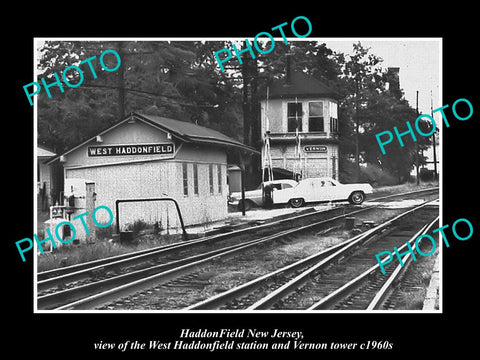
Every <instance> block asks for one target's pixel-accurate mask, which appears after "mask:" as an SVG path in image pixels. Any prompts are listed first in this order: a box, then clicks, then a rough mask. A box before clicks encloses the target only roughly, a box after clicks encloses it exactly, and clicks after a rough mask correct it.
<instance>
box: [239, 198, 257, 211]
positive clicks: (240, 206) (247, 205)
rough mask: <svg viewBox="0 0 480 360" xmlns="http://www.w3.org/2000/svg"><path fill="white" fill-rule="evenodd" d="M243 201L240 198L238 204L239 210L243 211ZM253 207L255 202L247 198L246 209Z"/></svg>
mask: <svg viewBox="0 0 480 360" xmlns="http://www.w3.org/2000/svg"><path fill="white" fill-rule="evenodd" d="M242 204H243V201H242V200H240V201H239V202H238V205H237V210H238V211H242ZM252 207H253V203H252V202H251V201H250V200H245V211H248V210H250V209H251V208H252Z"/></svg>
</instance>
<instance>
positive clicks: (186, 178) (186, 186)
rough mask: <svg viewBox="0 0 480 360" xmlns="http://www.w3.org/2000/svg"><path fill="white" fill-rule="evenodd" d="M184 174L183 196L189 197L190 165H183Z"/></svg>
mask: <svg viewBox="0 0 480 360" xmlns="http://www.w3.org/2000/svg"><path fill="white" fill-rule="evenodd" d="M182 173H183V195H184V196H188V164H185V163H183V164H182Z"/></svg>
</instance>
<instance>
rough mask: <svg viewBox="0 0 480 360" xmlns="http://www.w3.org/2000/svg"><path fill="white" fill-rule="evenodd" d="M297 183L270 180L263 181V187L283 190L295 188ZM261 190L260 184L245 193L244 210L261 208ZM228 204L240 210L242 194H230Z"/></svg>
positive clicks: (286, 180) (285, 180) (284, 180)
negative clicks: (255, 207)
mask: <svg viewBox="0 0 480 360" xmlns="http://www.w3.org/2000/svg"><path fill="white" fill-rule="evenodd" d="M297 184H298V183H297V182H296V181H295V180H289V179H282V180H272V181H265V182H264V183H263V186H270V188H272V189H276V190H284V189H289V188H292V187H294V186H296V185H297ZM263 201H264V198H263V189H262V184H260V185H259V186H258V188H256V189H255V190H249V191H245V210H249V209H251V208H252V207H254V206H259V207H261V206H263V205H264V203H263ZM228 204H229V205H231V206H235V207H236V208H237V210H242V206H241V204H242V193H241V192H234V193H231V194H230V196H229V197H228Z"/></svg>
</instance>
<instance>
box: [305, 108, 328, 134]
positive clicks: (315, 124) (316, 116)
mask: <svg viewBox="0 0 480 360" xmlns="http://www.w3.org/2000/svg"><path fill="white" fill-rule="evenodd" d="M308 131H310V132H314V131H325V130H324V127H323V103H322V102H321V101H315V102H310V103H308Z"/></svg>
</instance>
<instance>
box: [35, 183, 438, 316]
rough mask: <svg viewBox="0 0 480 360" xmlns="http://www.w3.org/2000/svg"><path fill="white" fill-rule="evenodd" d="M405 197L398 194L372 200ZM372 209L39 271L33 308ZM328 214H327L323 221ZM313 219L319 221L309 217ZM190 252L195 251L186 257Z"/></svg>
mask: <svg viewBox="0 0 480 360" xmlns="http://www.w3.org/2000/svg"><path fill="white" fill-rule="evenodd" d="M432 191H433V192H435V191H438V189H424V190H422V191H420V192H418V191H417V192H413V193H409V194H408V195H411V196H416V195H418V194H427V193H428V192H432ZM405 195H406V194H398V195H395V196H388V197H383V198H381V199H375V200H384V199H390V198H394V197H396V196H405ZM374 207H375V206H366V207H364V208H361V209H358V208H355V207H348V208H346V207H338V208H334V209H331V210H329V211H324V212H316V213H306V214H302V215H297V216H294V217H291V218H288V219H282V220H280V221H276V222H270V223H266V224H261V225H257V226H255V227H251V228H248V229H241V230H234V231H232V232H229V233H225V234H218V235H214V236H210V237H207V238H202V239H195V240H189V241H186V242H182V243H177V244H171V245H168V246H163V247H159V248H155V249H149V250H144V251H140V252H136V253H133V254H126V255H120V256H116V257H112V258H108V259H102V260H98V261H93V262H90V263H86V264H79V265H76V266H71V267H68V268H62V269H56V270H53V271H49V272H43V273H39V274H38V282H37V291H38V293H39V294H40V295H39V296H38V298H37V299H38V304H37V306H38V308H39V309H60V310H61V309H85V308H92V307H98V306H102V305H104V304H105V303H108V302H110V301H112V300H114V299H116V298H118V297H121V296H125V295H129V294H131V293H132V292H138V291H141V290H145V289H146V288H148V287H151V286H156V285H158V284H159V283H160V284H161V283H165V282H168V281H172V280H175V279H177V278H179V277H181V276H186V275H187V274H191V273H192V272H193V273H195V271H201V270H202V269H203V268H204V267H205V266H206V265H207V264H208V263H210V262H212V261H217V260H218V259H223V261H224V260H225V259H228V258H231V257H233V256H237V255H238V254H240V253H242V252H244V251H247V250H249V249H254V248H257V247H258V246H263V245H265V244H267V243H270V242H272V241H274V240H278V239H281V238H283V237H285V236H289V235H291V234H294V233H298V232H301V231H305V230H307V229H311V228H314V227H318V226H321V225H326V224H328V223H331V222H333V221H339V220H341V219H343V218H344V217H345V216H347V215H351V214H356V213H359V212H364V211H367V210H369V209H371V208H374ZM336 214H340V215H336ZM328 216H331V218H328V219H325V217H328ZM319 217H320V218H322V220H315V221H314V219H318V218H319ZM299 223H300V224H302V225H301V226H297V227H296V228H294V229H291V226H293V225H292V224H299ZM272 231H276V234H273V235H271V234H269V233H271V232H272ZM252 234H255V235H256V236H261V237H260V238H257V239H253V240H247V239H251V238H252ZM265 234H268V235H266V236H265ZM193 251H194V252H195V254H194V255H191V254H190V253H191V252H193ZM185 254H187V256H185Z"/></svg>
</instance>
